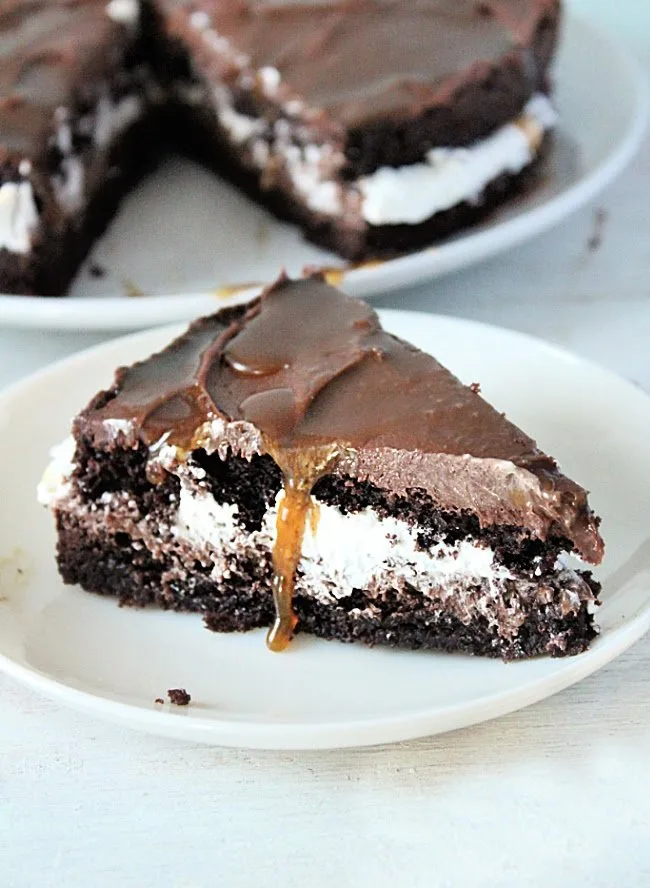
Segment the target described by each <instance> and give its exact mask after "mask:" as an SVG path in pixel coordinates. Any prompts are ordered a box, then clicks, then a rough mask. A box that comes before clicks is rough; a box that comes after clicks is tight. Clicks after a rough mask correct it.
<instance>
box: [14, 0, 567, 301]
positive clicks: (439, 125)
mask: <svg viewBox="0 0 650 888" xmlns="http://www.w3.org/2000/svg"><path fill="white" fill-rule="evenodd" d="M559 13H560V2H559V0H350V2H334V3H311V4H310V3H296V2H290V3H282V4H280V3H252V2H250V3H247V2H242V0H141V2H138V0H3V3H2V4H1V5H0V58H2V60H3V62H2V68H1V70H0V85H1V87H2V89H1V91H0V292H3V291H4V292H15V293H40V294H59V293H61V292H63V291H64V290H65V288H66V286H67V284H68V283H69V281H70V279H71V278H72V276H73V275H74V273H75V271H76V269H77V268H78V266H79V263H80V262H81V260H82V259H83V257H84V256H85V254H86V253H87V251H88V249H89V248H90V246H91V244H92V243H93V241H94V240H95V238H96V237H97V236H98V235H99V234H100V233H101V231H102V230H103V228H104V227H105V226H106V224H107V223H108V221H109V220H110V219H111V218H112V216H113V214H114V212H115V209H116V207H117V204H118V201H119V199H120V197H121V196H122V195H123V194H124V193H125V191H127V190H128V189H129V188H130V187H131V185H132V184H133V182H134V181H135V180H136V179H137V177H138V176H139V175H141V174H142V172H143V170H144V169H146V166H147V163H151V161H153V160H155V158H156V157H157V156H158V155H159V153H160V148H161V146H166V145H170V144H173V145H174V146H175V147H178V148H180V149H182V150H184V151H187V152H190V153H191V154H192V155H193V156H194V157H197V158H199V159H200V160H202V161H204V162H205V163H207V164H209V165H210V166H212V167H213V168H214V169H215V170H216V171H217V172H219V173H221V174H223V175H225V176H227V177H228V178H230V179H231V180H232V181H233V182H235V183H236V184H238V185H239V186H240V187H242V188H243V189H245V190H246V191H247V192H248V193H249V194H251V195H252V196H253V197H254V198H255V199H257V200H258V201H260V202H261V203H263V204H265V205H266V206H268V207H269V208H270V209H272V210H274V211H275V212H276V213H277V214H278V215H280V216H282V217H284V218H288V219H291V220H293V221H295V222H297V223H298V224H299V225H300V226H301V227H302V229H303V231H304V232H305V233H306V235H307V236H308V237H310V238H311V239H312V240H313V241H315V242H316V243H318V244H321V245H322V246H325V247H328V248H331V249H333V250H335V251H337V252H338V253H340V254H341V255H342V256H344V257H347V258H350V259H355V260H359V259H368V258H372V257H378V256H385V255H391V254H395V253H397V252H400V251H404V250H408V249H411V248H415V247H417V246H420V245H423V244H425V243H429V242H431V241H433V240H435V239H437V238H440V237H442V236H444V235H446V234H448V233H450V232H452V231H454V230H456V229H458V228H460V227H462V226H465V225H468V224H470V223H472V222H474V221H475V220H477V219H479V218H481V217H482V216H484V215H485V213H486V212H488V211H489V210H490V209H491V208H493V207H494V206H496V205H497V204H499V203H500V202H501V201H502V200H504V199H505V198H506V197H507V196H508V195H509V194H511V193H515V192H517V191H518V190H519V189H520V187H521V184H522V181H523V179H524V178H525V177H527V176H528V175H529V174H530V171H531V169H532V168H533V167H534V164H535V161H536V160H537V159H538V158H539V156H540V154H541V152H542V150H543V146H544V144H545V142H546V138H545V137H546V134H547V133H548V132H549V131H550V130H551V129H552V127H553V125H554V123H555V117H556V115H555V111H554V109H553V107H552V105H551V103H550V101H549V98H548V93H549V77H548V69H549V64H550V62H551V59H552V56H553V52H554V48H555V44H556V38H557V31H558V24H559Z"/></svg>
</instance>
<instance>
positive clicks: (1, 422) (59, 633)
mask: <svg viewBox="0 0 650 888" xmlns="http://www.w3.org/2000/svg"><path fill="white" fill-rule="evenodd" d="M382 318H383V321H384V323H385V325H386V326H387V328H388V329H390V330H391V331H393V332H394V333H396V334H398V335H400V336H403V337H404V338H406V339H410V340H411V341H413V342H414V343H416V344H417V345H419V346H421V347H422V348H425V349H429V350H431V351H433V352H434V353H435V354H437V355H438V357H440V358H441V359H442V360H443V361H444V362H445V363H446V364H448V365H449V366H450V367H451V368H452V369H453V370H455V371H456V372H457V373H458V374H459V376H460V377H461V378H462V379H463V380H465V381H466V382H472V381H475V380H479V381H480V382H481V384H482V386H483V391H484V393H485V394H486V396H487V397H488V398H490V399H491V400H493V402H494V403H495V404H497V405H498V406H499V408H500V409H504V410H506V411H507V413H508V415H509V416H510V417H512V419H514V420H515V421H516V422H519V423H521V425H523V427H524V428H525V429H526V430H528V431H529V432H530V433H532V434H533V435H535V436H536V437H537V439H538V440H539V442H540V444H541V445H542V446H543V447H545V448H548V450H549V451H550V452H551V453H554V454H555V455H556V456H558V457H559V458H560V460H561V463H562V465H563V467H564V468H565V469H566V470H567V471H568V472H569V473H570V474H572V475H573V476H574V477H576V478H577V479H578V480H580V481H581V482H583V483H584V484H585V485H586V486H587V487H588V488H589V489H590V490H591V491H592V503H593V506H594V508H595V509H596V510H597V511H598V512H599V513H600V514H601V515H602V517H603V533H604V536H605V538H606V541H607V546H608V550H607V557H606V560H605V564H604V566H603V567H602V568H601V569H600V570H599V571H598V575H599V576H600V578H601V579H602V581H603V583H604V591H603V601H604V606H603V607H602V609H601V610H600V612H599V616H598V622H599V624H600V626H601V627H602V634H601V636H600V637H599V638H598V639H597V641H596V642H595V643H594V645H593V647H592V649H591V650H590V651H588V652H587V653H584V654H581V655H580V656H578V657H574V658H569V659H564V660H552V659H545V658H541V659H537V660H534V661H529V662H522V663H514V664H509V665H505V664H503V663H501V662H493V661H490V660H484V659H474V658H471V657H465V656H450V655H444V654H431V653H408V652H398V651H394V650H386V649H379V648H376V649H372V650H371V649H367V648H365V647H363V646H354V645H345V644H340V643H338V642H326V641H321V640H317V639H313V638H306V637H298V639H297V640H296V641H295V642H294V644H293V645H292V647H291V648H290V650H289V651H288V652H287V653H285V654H280V655H278V654H271V653H269V652H268V651H267V650H266V648H265V645H264V633H262V632H252V633H249V634H246V635H217V634H214V633H211V632H209V631H208V630H206V629H205V628H204V627H203V624H202V621H201V619H200V617H199V616H196V615H187V614H174V613H163V612H160V611H156V610H148V611H136V610H132V609H129V608H119V607H118V606H117V604H116V603H115V601H113V600H110V599H102V598H100V597H97V596H94V595H89V594H87V593H85V592H82V591H81V590H79V589H76V588H70V587H65V586H63V584H62V583H61V582H60V580H59V578H58V575H57V572H56V568H55V564H54V533H53V528H52V521H51V517H50V515H49V513H48V512H47V511H46V510H45V509H43V508H42V507H40V506H38V505H37V504H36V502H35V498H34V497H35V487H36V483H37V481H38V479H39V477H40V474H41V472H42V470H43V467H44V466H45V464H46V460H47V451H48V447H49V445H50V444H51V443H52V442H54V441H57V440H59V439H61V438H62V437H63V436H64V435H65V434H66V433H67V431H68V427H69V417H70V416H71V415H72V414H73V413H75V412H76V411H77V410H78V409H79V408H80V407H81V405H82V404H83V403H84V402H85V401H86V399H87V398H89V397H90V395H91V394H93V393H94V392H95V390H96V389H98V388H99V387H100V386H105V385H107V384H108V383H109V382H110V380H111V378H112V370H113V368H114V367H115V366H117V365H118V364H121V363H130V362H131V361H133V360H135V359H137V358H140V357H144V356H145V355H147V354H149V353H150V352H151V351H152V350H154V349H157V348H159V347H161V346H163V345H164V344H165V343H166V342H167V341H168V340H169V338H170V337H171V335H172V331H170V330H169V328H168V329H164V330H154V331H151V332H148V333H144V334H139V335H135V336H130V337H127V338H124V339H121V340H117V341H113V342H110V343H108V344H106V345H102V346H100V347H98V348H95V349H92V350H90V351H87V352H85V353H82V354H80V355H77V356H75V357H73V358H70V359H68V360H66V361H63V362H61V363H59V364H56V365H54V366H53V367H51V368H49V369H46V370H44V371H42V372H41V373H38V374H36V375H35V376H33V377H31V378H30V379H28V380H26V381H24V382H21V383H19V384H18V385H16V386H14V387H13V388H12V389H10V390H8V391H7V392H6V394H4V396H2V398H0V467H1V468H0V490H2V492H3V499H2V504H1V509H2V512H1V514H0V540H1V541H2V543H1V550H0V668H2V669H3V670H4V671H6V672H7V673H8V674H10V675H13V676H15V677H16V678H17V679H19V680H21V681H23V682H25V683H26V684H28V685H30V686H31V687H34V688H36V689H38V690H40V691H42V692H43V693H45V694H47V695H48V696H51V697H54V698H56V699H58V700H60V701H61V702H62V703H66V704H69V705H70V706H73V707H76V708H78V709H83V710H87V711H90V712H93V713H95V714H97V715H99V716H103V717H105V718H108V719H111V720H113V721H117V722H120V723H122V724H125V725H130V726H132V727H135V728H141V729H144V730H148V731H151V732H155V733H159V734H164V735H169V736H173V737H182V738H186V739H188V740H194V741H201V742H205V743H214V744H224V745H236V746H246V747H264V748H325V747H334V746H353V745H363V744H372V743H382V742H388V741H394V740H402V739H406V738H412V737H417V736H421V735H424V734H432V733H436V732H442V731H448V730H451V729H453V728H458V727H461V726H465V725H470V724H473V723H475V722H479V721H482V720H485V719H489V718H494V717H495V716H498V715H502V714H503V713H506V712H510V711H512V710H514V709H517V708H519V707H522V706H526V705H528V704H529V703H534V702H535V701H537V700H540V699H542V698H543V697H547V696H548V695H550V694H553V693H555V692H556V691H559V690H561V689H562V688H565V687H567V686H568V685H570V684H572V683H574V682H576V681H578V680H580V679H581V678H584V677H585V676H586V675H588V674H589V673H591V672H594V671H595V670H596V669H598V668H600V667H601V666H603V665H604V664H605V663H607V662H608V661H610V660H611V659H613V658H614V657H615V656H617V655H618V654H620V653H621V652H622V651H624V650H625V649H626V648H627V647H629V646H630V645H631V644H632V643H633V642H634V641H636V640H637V639H638V638H639V637H640V636H641V635H642V634H643V633H644V632H645V631H646V630H647V629H648V627H649V626H650V603H649V598H650V594H649V593H650V539H649V535H650V456H649V455H648V449H647V442H648V440H650V399H649V398H648V397H647V396H646V395H645V394H643V393H642V392H641V391H640V390H639V389H636V388H635V387H634V386H632V385H630V384H629V383H627V382H624V381H623V380H621V379H619V378H617V377H615V376H613V375H612V374H611V373H609V372H606V371H605V370H602V369H600V368H598V367H595V366H593V365H591V364H588V363H586V362H584V361H582V360H580V359H578V358H576V357H573V356H571V355H569V354H567V353H565V352H563V351H560V350H558V349H557V348H554V347H552V346H549V345H546V344H544V343H542V342H540V341H538V340H535V339H531V338H529V337H527V336H523V335H521V334H517V333H512V332H508V331H506V330H501V329H498V328H493V327H487V326H484V325H481V324H476V323H471V322H467V321H460V320H455V319H452V318H446V317H436V316H432V315H423V314H417V313H409V312H398V311H386V312H382ZM513 367H516V368H517V373H516V374H513V372H512V368H513ZM173 687H184V688H187V690H188V691H189V692H190V694H191V695H192V704H191V705H190V706H188V707H187V708H184V709H178V708H176V707H171V706H170V705H169V704H165V706H164V707H163V706H159V705H156V704H154V699H155V698H156V697H165V696H166V690H167V689H168V688H173ZM603 706H604V707H606V706H607V700H606V699H604V700H603Z"/></svg>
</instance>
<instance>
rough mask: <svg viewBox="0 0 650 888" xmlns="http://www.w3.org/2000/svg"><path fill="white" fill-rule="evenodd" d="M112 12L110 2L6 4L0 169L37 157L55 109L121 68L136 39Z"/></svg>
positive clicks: (0, 19) (1, 12)
mask: <svg viewBox="0 0 650 888" xmlns="http://www.w3.org/2000/svg"><path fill="white" fill-rule="evenodd" d="M106 7H107V0H2V2H1V3H0V163H2V162H3V161H5V160H8V159H11V158H12V157H18V158H19V159H20V158H21V157H28V158H31V159H38V158H39V156H40V155H42V154H43V153H45V152H46V151H47V149H48V141H49V136H50V134H51V132H52V130H53V129H54V128H55V119H54V115H55V111H56V110H57V109H58V108H66V107H70V104H71V103H72V102H73V101H74V99H75V97H76V96H78V95H79V94H80V93H81V92H82V91H83V88H84V84H86V85H87V86H92V83H93V82H94V81H97V79H100V78H102V77H104V76H105V75H106V74H107V73H108V72H111V71H113V70H114V69H115V67H116V66H117V65H118V64H119V61H120V58H121V53H122V51H123V49H124V47H125V45H127V44H130V43H131V37H130V35H129V32H128V28H126V27H125V26H124V25H122V24H119V23H117V22H115V21H113V20H112V19H111V18H110V17H109V15H108V14H107V12H106Z"/></svg>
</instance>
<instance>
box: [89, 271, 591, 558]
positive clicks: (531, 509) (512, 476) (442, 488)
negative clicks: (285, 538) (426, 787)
mask: <svg viewBox="0 0 650 888" xmlns="http://www.w3.org/2000/svg"><path fill="white" fill-rule="evenodd" d="M106 420H123V421H128V428H129V429H130V434H131V436H132V438H133V441H134V443H135V442H136V441H137V440H143V441H145V442H146V443H147V444H148V445H149V446H154V447H155V446H156V444H157V443H158V442H160V441H161V439H163V440H164V441H166V442H168V443H171V444H175V445H177V446H178V447H179V448H181V449H182V450H185V451H187V450H189V449H192V448H195V447H197V446H207V445H206V444H205V441H206V435H207V437H208V438H209V434H208V433H207V432H206V428H207V426H206V424H210V423H213V422H214V421H215V420H216V421H217V425H218V426H219V429H220V431H218V432H213V433H212V434H213V435H216V436H217V437H218V436H219V435H221V436H222V441H218V440H213V441H212V442H211V445H210V446H212V447H213V449H218V448H219V444H220V443H223V442H226V444H227V445H228V446H230V447H232V448H233V449H234V450H236V451H238V452H242V453H244V454H247V453H252V452H261V451H266V452H270V453H271V455H272V456H273V457H274V458H275V459H276V461H277V462H278V464H279V465H280V467H281V468H283V469H284V470H285V476H286V466H284V465H283V461H284V462H286V455H287V454H295V453H296V452H301V453H308V452H311V453H316V454H321V455H322V453H323V451H324V449H327V448H332V447H334V448H335V449H336V452H337V458H336V460H335V462H334V463H333V464H330V465H329V466H328V469H327V471H335V472H339V473H341V474H347V475H351V476H353V477H357V478H360V479H369V480H371V481H373V483H376V484H378V486H381V487H383V488H385V489H388V490H393V491H395V492H396V493H401V494H403V493H406V492H407V491H408V490H409V489H412V488H422V489H424V490H426V491H427V492H428V493H429V494H430V495H431V496H432V497H433V498H434V499H435V500H436V502H437V503H438V504H439V505H440V506H441V507H443V508H448V509H470V510H472V511H474V512H476V513H477V514H478V516H479V518H480V520H481V522H482V523H484V524H494V523H501V524H514V525H521V526H524V527H526V528H528V529H529V530H530V531H531V532H532V533H534V534H535V535H537V536H539V537H540V538H542V539H545V538H546V537H547V536H548V535H549V534H555V535H563V536H566V537H567V538H568V539H569V540H571V541H572V542H573V544H574V546H575V548H576V550H577V551H578V552H579V553H580V554H581V555H582V556H583V557H584V558H585V559H586V560H588V561H593V562H598V561H600V559H601V557H602V553H603V543H602V540H601V538H600V536H599V534H598V530H597V525H598V521H597V519H595V518H594V516H593V514H592V513H591V511H590V509H589V507H588V504H587V496H586V493H585V491H584V490H583V489H582V488H581V487H579V486H578V485H577V484H575V483H574V482H573V481H571V480H570V479H568V478H566V477H565V476H564V475H562V474H561V473H560V472H559V470H558V469H557V466H556V464H555V462H554V461H553V460H552V459H551V458H550V457H548V456H546V455H545V454H544V453H542V452H541V451H540V450H539V449H538V448H537V446H536V444H535V442H534V441H533V440H532V439H531V438H529V437H528V436H527V435H525V434H524V433H523V432H522V431H521V430H520V429H518V428H517V427H516V426H515V425H513V424H512V423H510V422H508V421H507V420H506V419H505V418H504V417H503V416H502V415H501V414H500V413H498V412H497V411H496V410H494V408H492V407H491V406H490V405H489V404H488V403H487V402H486V401H484V400H483V399H482V398H481V397H480V395H479V394H478V393H477V392H475V391H474V390H473V389H472V388H468V387H466V386H464V385H463V384H462V383H461V382H459V380H457V379H456V377H454V376H453V375H452V374H451V373H450V372H449V371H448V370H446V369H445V368H444V367H442V366H441V365H440V364H439V363H438V362H437V361H436V360H435V359H434V358H432V357H430V356H429V355H426V354H424V353H423V352H421V351H419V350H417V349H416V348H414V347H413V346H411V345H409V344H408V343H405V342H402V341H401V340H399V339H397V338H395V337H394V336H391V335H390V334H388V333H386V332H385V331H383V330H382V328H381V326H380V324H379V320H378V318H377V316H376V314H375V312H374V311H373V310H372V309H371V308H370V307H369V306H367V305H366V304H365V303H363V302H360V301H358V300H354V299H350V298H348V297H346V296H344V295H343V294H342V293H340V292H339V291H337V290H335V289H334V288H333V287H330V286H329V285H327V284H326V283H324V281H323V280H322V279H320V278H310V279H307V280H303V281H289V280H287V279H281V280H280V281H278V282H277V283H276V284H274V285H273V286H272V287H270V288H269V289H268V290H267V291H266V292H265V293H264V295H263V296H262V298H261V300H258V301H256V302H254V303H252V304H251V306H250V307H249V308H248V309H247V310H244V309H227V310H225V311H224V312H221V313H219V314H217V315H214V316H213V317H210V318H206V319H203V320H201V321H198V322H196V323H195V324H194V325H192V326H191V327H190V329H189V330H188V332H187V333H186V334H185V335H184V336H182V337H180V338H179V339H177V340H176V341H175V342H174V343H172V345H171V346H169V347H168V348H167V349H166V350H165V351H163V352H161V353H160V354H159V355H157V356H154V357H152V358H150V359H148V360H147V361H144V362H142V363H140V364H137V365H135V366H134V367H132V368H127V369H123V370H121V371H118V375H117V382H116V390H115V396H111V395H109V396H106V397H105V398H102V399H100V400H99V401H95V402H93V404H92V405H91V406H90V407H89V409H88V410H87V411H85V412H84V413H82V414H81V416H80V417H79V419H78V420H77V423H78V433H81V434H89V435H91V437H93V438H94V440H95V441H96V442H97V443H98V444H99V445H100V446H101V445H102V444H106V443H107V441H108V440H110V438H111V437H112V436H114V431H113V430H114V429H115V428H116V426H115V423H110V422H109V423H108V424H106ZM118 425H119V424H118ZM292 458H293V457H292Z"/></svg>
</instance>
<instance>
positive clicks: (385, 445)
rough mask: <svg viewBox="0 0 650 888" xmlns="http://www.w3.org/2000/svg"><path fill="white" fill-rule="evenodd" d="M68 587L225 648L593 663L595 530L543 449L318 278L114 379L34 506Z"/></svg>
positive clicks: (277, 288) (223, 316)
mask: <svg viewBox="0 0 650 888" xmlns="http://www.w3.org/2000/svg"><path fill="white" fill-rule="evenodd" d="M40 497H41V500H42V501H43V502H45V503H48V504H49V505H50V506H51V508H52V510H53V512H54V515H55V518H56V525H57V532H58V549H57V556H58V564H59V569H60V572H61V575H62V577H63V579H64V581H65V582H66V583H79V584H80V585H81V586H82V587H83V588H84V589H87V590H88V591H90V592H97V593H100V594H104V595H113V596H115V597H116V598H118V599H119V600H120V602H121V603H122V604H127V605H137V606H144V605H150V604H156V605H159V606H160V607H163V608H173V609H177V610H184V611H195V612H198V613H201V614H202V615H203V617H204V619H205V623H206V625H207V626H208V627H209V628H210V629H213V630H216V631H238V630H246V629H250V628H253V627H262V626H270V627H272V628H271V631H270V634H269V639H268V641H269V646H270V647H272V648H273V649H281V648H283V647H285V646H286V644H287V643H288V642H289V640H290V638H291V636H292V634H293V632H294V631H296V630H301V631H305V632H310V633H314V634H315V635H319V636H321V637H323V638H328V639H340V640H343V641H352V640H359V641H364V642H367V643H369V644H390V645H395V646H399V647H404V648H426V649H439V650H447V651H463V652H466V653H472V654H484V655H488V656H495V657H502V658H504V659H516V658H522V657H530V656H533V655H536V654H551V655H553V656H562V655H566V654H575V653H578V652H580V651H582V650H584V649H585V648H586V647H587V646H588V644H589V642H590V641H591V640H592V638H593V637H594V635H595V629H594V625H593V609H594V608H593V605H594V604H595V603H596V599H597V595H598V590H599V586H598V584H597V583H596V582H595V580H594V579H593V578H592V577H591V574H590V573H589V572H583V571H579V570H574V569H572V568H570V567H569V566H568V565H567V562H566V560H565V555H566V553H574V554H576V555H578V556H580V557H581V558H582V559H583V560H584V561H586V562H590V563H592V564H597V563H598V562H599V561H600V560H601V558H602V555H603V542H602V539H601V537H600V534H599V531H598V525H599V519H598V518H596V517H595V516H594V515H593V513H592V511H591V510H590V508H589V505H588V502H587V495H586V493H585V491H584V490H583V489H582V488H581V487H580V486H579V485H578V484H576V483H574V482H573V481H572V480H570V479H569V478H567V477H566V476H564V475H563V474H561V473H560V471H559V469H558V467H557V465H556V463H555V461H554V460H553V459H552V458H551V457H549V456H547V455H545V454H544V453H543V452H541V451H540V450H539V449H538V448H537V446H536V444H535V442H534V441H533V440H531V438H529V437H528V436H527V435H525V434H524V433H523V432H522V431H520V430H519V429H518V428H517V427H516V426H514V425H513V424H512V423H510V422H509V421H507V420H506V419H505V418H504V416H503V415H501V414H500V413H498V412H497V411H496V410H495V409H493V408H492V407H491V406H490V405H489V404H488V403H487V402H486V401H485V400H483V399H482V398H481V396H480V394H479V393H478V391H477V388H476V386H469V387H466V386H465V385H463V384H462V383H461V382H460V381H459V380H458V379H456V378H455V377H454V376H453V375H452V374H451V373H450V372H449V371H448V370H446V369H445V368H444V367H443V366H441V365H440V364H439V363H438V362H437V361H436V360H435V359H434V358H433V357H431V356H429V355H427V354H425V353H423V352H421V351H419V350H417V349H416V348H415V347H413V346H411V345H409V344H407V343H405V342H403V341H401V340H399V339H397V338H395V337H394V336H391V335H390V334H389V333H387V332H385V331H384V330H383V329H382V328H381V326H380V323H379V320H378V318H377V316H376V314H375V313H374V311H372V309H371V308H370V307H369V306H368V305H366V304H365V303H363V302H361V301H359V300H355V299H351V298H348V297H346V296H344V295H343V294H342V293H340V292H339V291H338V290H336V289H334V288H333V287H330V286H328V285H327V284H326V283H324V281H323V280H322V279H321V278H318V277H313V278H309V279H305V280H302V281H290V280H288V279H286V278H282V279H280V280H279V281H278V282H277V283H276V284H274V285H273V286H272V287H270V288H269V289H267V290H266V291H265V293H264V294H263V295H262V297H261V298H260V299H258V300H256V301H254V302H252V303H250V304H249V305H247V306H240V307H231V308H227V309H224V310H222V311H220V312H219V313H217V314H215V315H213V316H211V317H207V318H204V319H202V320H199V321H197V322H195V323H194V324H192V326H191V327H190V328H189V329H188V331H187V332H186V333H185V334H184V335H182V336H181V337H180V338H178V339H176V340H175V341H174V342H172V343H171V344H170V345H169V346H168V347H167V348H166V349H165V350H164V351H162V352H160V353H159V354H156V355H154V356H153V357H151V358H149V359H147V360H145V361H142V362H140V363H138V364H135V365H133V366H132V367H128V368H122V369H120V370H118V371H117V374H116V377H115V381H114V384H113V385H112V387H111V388H109V389H108V390H106V391H102V392H100V393H99V394H98V395H97V396H96V397H95V398H93V400H92V401H91V403H90V404H89V405H88V406H87V407H86V408H85V409H84V410H83V411H82V412H81V413H80V414H79V416H78V417H77V418H76V420H75V421H74V426H73V437H72V438H71V439H70V440H69V441H68V442H67V443H65V444H63V445H61V446H60V448H59V450H58V452H57V453H56V454H55V458H54V460H53V462H52V464H51V466H50V467H49V469H48V470H47V472H46V474H45V476H44V479H43V482H42V484H41V487H40Z"/></svg>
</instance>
